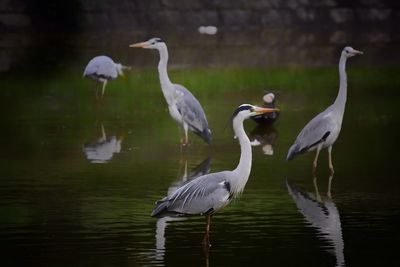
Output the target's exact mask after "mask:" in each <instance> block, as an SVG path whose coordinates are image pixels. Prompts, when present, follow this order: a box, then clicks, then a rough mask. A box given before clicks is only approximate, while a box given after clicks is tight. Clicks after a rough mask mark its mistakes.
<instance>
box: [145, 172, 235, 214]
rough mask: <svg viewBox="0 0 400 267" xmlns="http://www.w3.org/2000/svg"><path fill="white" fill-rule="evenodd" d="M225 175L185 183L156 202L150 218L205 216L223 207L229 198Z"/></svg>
mask: <svg viewBox="0 0 400 267" xmlns="http://www.w3.org/2000/svg"><path fill="white" fill-rule="evenodd" d="M226 173H227V172H220V173H212V174H207V175H204V176H200V177H198V178H196V179H194V180H191V181H189V182H188V183H185V184H184V185H182V186H181V187H180V188H178V189H177V190H176V191H175V192H173V193H172V194H171V195H169V196H167V197H165V198H163V199H161V200H160V201H157V206H156V207H155V209H154V210H153V212H152V214H151V216H153V217H163V216H167V215H168V216H173V215H177V216H179V215H194V214H207V213H212V212H214V211H215V210H217V209H219V208H221V207H223V206H224V205H226V203H227V201H228V200H229V198H230V197H231V193H230V191H229V190H230V186H229V183H228V182H227V181H226V179H225V174H226Z"/></svg>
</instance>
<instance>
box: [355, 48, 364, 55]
mask: <svg viewBox="0 0 400 267" xmlns="http://www.w3.org/2000/svg"><path fill="white" fill-rule="evenodd" d="M353 53H354V54H358V55H362V54H364V52H363V51H358V50H355V49H354V50H353Z"/></svg>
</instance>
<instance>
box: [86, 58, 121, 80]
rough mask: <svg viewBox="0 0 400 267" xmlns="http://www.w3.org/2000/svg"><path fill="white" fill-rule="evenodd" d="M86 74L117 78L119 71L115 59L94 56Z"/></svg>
mask: <svg viewBox="0 0 400 267" xmlns="http://www.w3.org/2000/svg"><path fill="white" fill-rule="evenodd" d="M83 75H84V76H89V77H93V76H94V77H96V78H104V79H115V78H117V77H118V72H117V68H116V65H115V63H114V61H113V60H112V59H111V58H109V57H107V56H97V57H94V58H92V59H91V60H90V61H89V63H88V64H87V66H86V68H85V71H84V72H83Z"/></svg>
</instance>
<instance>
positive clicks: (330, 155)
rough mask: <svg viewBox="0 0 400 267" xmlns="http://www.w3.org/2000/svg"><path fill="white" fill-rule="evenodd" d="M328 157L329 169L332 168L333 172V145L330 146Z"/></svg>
mask: <svg viewBox="0 0 400 267" xmlns="http://www.w3.org/2000/svg"><path fill="white" fill-rule="evenodd" d="M328 158H329V169H330V170H331V174H333V173H334V172H335V170H334V169H333V164H332V146H330V147H328Z"/></svg>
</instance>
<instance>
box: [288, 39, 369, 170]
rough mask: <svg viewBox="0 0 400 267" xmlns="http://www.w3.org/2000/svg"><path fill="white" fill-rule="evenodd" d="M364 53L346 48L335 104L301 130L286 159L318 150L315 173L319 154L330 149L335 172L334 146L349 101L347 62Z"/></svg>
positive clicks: (330, 161)
mask: <svg viewBox="0 0 400 267" xmlns="http://www.w3.org/2000/svg"><path fill="white" fill-rule="evenodd" d="M359 54H363V52H361V51H358V50H355V49H354V48H352V47H349V46H347V47H345V48H344V49H343V51H342V54H341V56H340V61H339V76H340V87H339V93H338V95H337V97H336V100H335V102H334V103H333V104H332V105H331V106H329V107H328V108H327V109H326V110H325V111H323V112H321V113H319V114H318V115H317V116H316V117H314V118H313V119H312V120H311V121H310V122H309V123H307V125H306V126H305V127H304V128H303V130H301V132H300V134H299V135H298V136H297V138H296V141H295V142H294V144H293V145H292V146H291V147H290V149H289V152H288V154H287V157H286V159H287V160H291V159H292V158H293V157H294V156H296V155H297V154H301V153H304V152H308V151H312V150H315V149H316V150H317V153H316V155H315V159H314V162H313V172H314V173H315V171H316V168H317V161H318V156H319V152H320V151H321V149H323V148H327V149H328V156H329V169H330V170H331V172H332V173H333V172H334V169H333V164H332V154H331V153H332V145H333V144H334V143H335V141H336V139H337V138H338V136H339V133H340V130H341V128H342V121H343V115H344V109H345V105H346V99H347V75H346V61H347V59H348V58H350V57H353V56H355V55H359Z"/></svg>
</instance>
